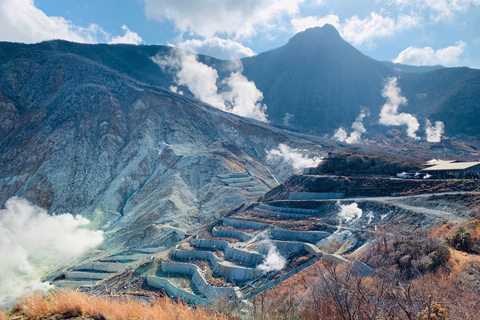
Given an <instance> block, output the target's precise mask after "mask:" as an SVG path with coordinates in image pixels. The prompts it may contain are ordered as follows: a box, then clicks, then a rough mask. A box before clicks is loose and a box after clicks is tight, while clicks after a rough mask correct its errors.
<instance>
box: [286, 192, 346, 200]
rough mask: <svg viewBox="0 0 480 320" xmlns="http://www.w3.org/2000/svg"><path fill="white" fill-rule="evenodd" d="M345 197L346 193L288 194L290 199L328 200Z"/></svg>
mask: <svg viewBox="0 0 480 320" xmlns="http://www.w3.org/2000/svg"><path fill="white" fill-rule="evenodd" d="M343 198H345V193H325V192H292V193H290V194H289V195H288V200H326V199H343Z"/></svg>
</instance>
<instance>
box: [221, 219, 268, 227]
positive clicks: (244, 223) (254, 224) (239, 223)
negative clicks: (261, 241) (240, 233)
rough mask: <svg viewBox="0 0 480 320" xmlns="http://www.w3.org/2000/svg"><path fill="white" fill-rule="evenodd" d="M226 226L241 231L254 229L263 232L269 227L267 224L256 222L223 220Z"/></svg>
mask: <svg viewBox="0 0 480 320" xmlns="http://www.w3.org/2000/svg"><path fill="white" fill-rule="evenodd" d="M223 225H224V226H232V227H234V228H240V229H253V230H262V229H264V228H266V227H268V225H267V224H265V223H260V222H255V221H247V220H235V219H229V218H226V219H223Z"/></svg>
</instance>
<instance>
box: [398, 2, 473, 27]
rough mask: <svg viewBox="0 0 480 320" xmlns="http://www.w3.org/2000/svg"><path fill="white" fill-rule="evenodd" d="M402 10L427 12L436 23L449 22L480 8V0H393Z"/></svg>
mask: <svg viewBox="0 0 480 320" xmlns="http://www.w3.org/2000/svg"><path fill="white" fill-rule="evenodd" d="M391 2H392V3H393V4H396V5H398V6H399V7H400V8H408V9H411V10H412V11H415V12H426V13H427V14H429V16H430V18H431V19H432V20H433V21H435V22H438V21H441V20H448V19H451V18H453V17H454V16H455V14H456V13H461V12H467V11H468V10H469V9H470V8H472V7H475V6H479V5H480V0H393V1H391Z"/></svg>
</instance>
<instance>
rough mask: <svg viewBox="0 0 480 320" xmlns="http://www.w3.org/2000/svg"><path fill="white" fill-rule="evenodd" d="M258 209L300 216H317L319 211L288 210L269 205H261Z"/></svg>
mask: <svg viewBox="0 0 480 320" xmlns="http://www.w3.org/2000/svg"><path fill="white" fill-rule="evenodd" d="M257 208H260V209H264V210H270V211H278V212H287V213H300V214H316V213H318V210H314V209H302V208H287V207H276V206H270V205H268V204H263V203H260V204H259V205H258V206H257Z"/></svg>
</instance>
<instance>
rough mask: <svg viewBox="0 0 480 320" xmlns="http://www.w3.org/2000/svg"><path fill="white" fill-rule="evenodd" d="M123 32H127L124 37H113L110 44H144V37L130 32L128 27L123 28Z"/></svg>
mask: <svg viewBox="0 0 480 320" xmlns="http://www.w3.org/2000/svg"><path fill="white" fill-rule="evenodd" d="M122 30H123V31H125V34H124V35H123V36H116V37H113V38H112V39H111V40H110V41H108V43H110V44H116V43H127V44H140V43H142V42H143V39H142V37H140V36H139V35H138V34H137V33H136V32H133V31H130V29H128V27H127V26H126V25H123V26H122Z"/></svg>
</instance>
